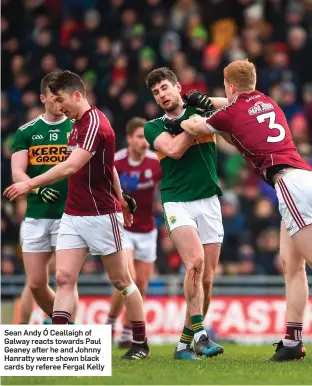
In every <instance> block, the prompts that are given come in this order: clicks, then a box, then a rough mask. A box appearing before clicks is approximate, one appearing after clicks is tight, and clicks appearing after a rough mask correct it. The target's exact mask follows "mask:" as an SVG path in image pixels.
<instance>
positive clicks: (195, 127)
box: [181, 116, 211, 136]
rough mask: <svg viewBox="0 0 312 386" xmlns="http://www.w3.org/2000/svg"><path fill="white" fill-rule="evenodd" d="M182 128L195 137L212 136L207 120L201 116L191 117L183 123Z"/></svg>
mask: <svg viewBox="0 0 312 386" xmlns="http://www.w3.org/2000/svg"><path fill="white" fill-rule="evenodd" d="M181 127H182V129H183V130H184V131H186V132H187V133H189V134H191V135H193V136H196V135H205V134H211V131H210V130H209V128H208V126H207V124H206V118H204V117H200V116H195V117H191V118H189V119H186V120H185V121H182V122H181Z"/></svg>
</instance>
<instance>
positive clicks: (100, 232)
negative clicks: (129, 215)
mask: <svg viewBox="0 0 312 386" xmlns="http://www.w3.org/2000/svg"><path fill="white" fill-rule="evenodd" d="M73 222H74V225H75V227H76V229H77V231H78V233H79V235H81V236H82V237H83V238H84V240H85V242H86V244H87V246H88V248H89V251H90V253H91V254H92V255H99V256H106V255H110V254H112V253H115V252H118V251H120V250H122V249H123V248H124V230H123V216H122V214H121V213H111V214H106V215H102V216H83V217H77V218H73Z"/></svg>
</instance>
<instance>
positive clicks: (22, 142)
mask: <svg viewBox="0 0 312 386" xmlns="http://www.w3.org/2000/svg"><path fill="white" fill-rule="evenodd" d="M28 147H29V145H28V138H27V135H26V130H21V129H18V130H17V131H16V133H15V136H14V141H13V145H12V153H16V152H17V151H21V150H28Z"/></svg>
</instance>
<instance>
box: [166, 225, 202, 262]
mask: <svg viewBox="0 0 312 386" xmlns="http://www.w3.org/2000/svg"><path fill="white" fill-rule="evenodd" d="M170 238H171V240H172V242H173V244H174V245H175V247H176V248H177V251H178V253H179V255H180V256H181V258H182V260H183V262H184V264H185V267H186V269H192V268H193V267H194V264H195V265H196V266H198V264H200V263H201V262H202V261H204V249H203V246H202V243H201V241H200V238H199V235H198V232H197V230H196V228H194V227H193V226H189V225H184V226H180V227H178V228H175V229H174V230H173V231H172V232H171V233H170Z"/></svg>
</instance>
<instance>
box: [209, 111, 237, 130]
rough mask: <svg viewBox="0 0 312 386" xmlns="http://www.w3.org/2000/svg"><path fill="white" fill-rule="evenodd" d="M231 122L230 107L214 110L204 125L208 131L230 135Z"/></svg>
mask: <svg viewBox="0 0 312 386" xmlns="http://www.w3.org/2000/svg"><path fill="white" fill-rule="evenodd" d="M232 122H233V116H232V109H231V107H230V106H224V107H221V108H220V109H218V110H216V111H215V112H214V113H212V114H211V116H210V117H208V118H207V119H206V124H207V126H208V128H209V129H210V131H212V132H213V133H217V132H218V131H224V132H226V133H229V134H230V128H231V123H232Z"/></svg>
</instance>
